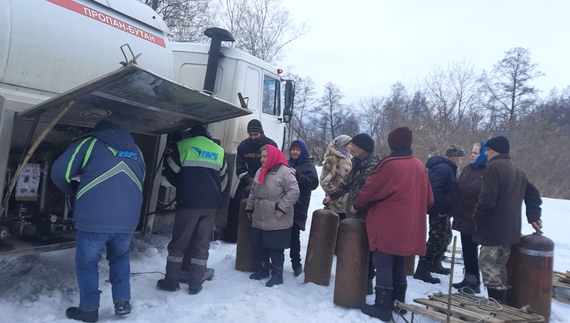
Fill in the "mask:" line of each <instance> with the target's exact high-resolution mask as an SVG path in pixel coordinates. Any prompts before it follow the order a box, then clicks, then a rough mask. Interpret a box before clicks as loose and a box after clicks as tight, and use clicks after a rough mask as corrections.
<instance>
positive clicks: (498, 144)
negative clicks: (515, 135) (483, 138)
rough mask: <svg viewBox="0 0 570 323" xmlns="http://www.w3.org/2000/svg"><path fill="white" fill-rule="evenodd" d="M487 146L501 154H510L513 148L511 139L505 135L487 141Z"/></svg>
mask: <svg viewBox="0 0 570 323" xmlns="http://www.w3.org/2000/svg"><path fill="white" fill-rule="evenodd" d="M487 148H490V149H492V150H494V151H496V152H498V153H499V154H508V153H509V151H510V150H511V144H510V143H509V139H507V138H506V137H503V136H498V137H495V138H491V139H489V141H487Z"/></svg>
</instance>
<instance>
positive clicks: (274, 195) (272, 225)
mask: <svg viewBox="0 0 570 323" xmlns="http://www.w3.org/2000/svg"><path fill="white" fill-rule="evenodd" d="M260 151H261V168H260V169H259V170H258V171H257V173H256V174H255V178H254V181H253V184H252V186H251V190H250V192H249V198H248V200H247V206H246V212H247V214H248V216H249V218H250V219H251V221H252V227H253V228H252V246H253V250H254V256H255V258H256V260H257V262H258V269H257V270H256V272H255V273H253V274H251V276H249V278H251V279H255V280H261V279H264V278H267V277H269V269H270V268H271V279H270V280H269V281H268V282H267V284H265V286H267V287H272V286H274V285H279V284H283V262H284V260H285V254H284V251H285V249H287V248H289V247H290V244H291V227H292V226H293V206H294V205H295V203H296V202H297V200H298V199H299V186H298V184H297V179H295V174H294V173H293V171H292V170H291V169H290V168H289V167H288V164H289V163H288V162H287V159H285V156H284V155H283V153H282V152H281V151H280V150H279V149H277V148H275V147H273V146H271V145H265V146H263V147H261V149H260ZM270 260H271V267H270V266H269V264H270V262H269V261H270Z"/></svg>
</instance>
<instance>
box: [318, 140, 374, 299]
mask: <svg viewBox="0 0 570 323" xmlns="http://www.w3.org/2000/svg"><path fill="white" fill-rule="evenodd" d="M350 145H351V147H350V152H351V154H352V156H353V158H352V169H351V170H350V172H349V173H348V175H347V176H346V177H345V179H344V180H343V182H342V183H341V184H340V185H339V186H338V189H337V190H336V191H334V192H332V193H331V194H330V195H329V196H327V197H325V199H324V200H323V204H325V205H326V204H328V203H330V202H331V201H334V200H337V199H339V198H342V197H343V196H344V195H345V194H346V193H348V198H347V200H346V217H347V218H356V219H363V220H364V219H365V218H366V212H367V209H366V208H364V209H360V210H358V211H357V212H356V213H351V212H350V210H351V209H352V205H353V204H354V201H355V200H356V198H357V197H358V193H359V192H360V190H361V189H362V187H364V184H365V183H366V179H367V178H368V175H370V173H371V172H372V170H374V169H375V168H376V166H378V164H379V163H380V157H379V156H378V154H376V153H375V152H374V139H372V138H371V137H370V136H369V135H367V134H365V133H361V134H358V135H356V136H354V137H353V138H352V140H351V141H350ZM375 275H376V273H375V270H374V264H373V263H372V259H370V261H369V263H368V283H367V285H366V286H367V287H366V294H367V295H372V294H373V293H374V285H373V284H372V280H373V279H374V277H375Z"/></svg>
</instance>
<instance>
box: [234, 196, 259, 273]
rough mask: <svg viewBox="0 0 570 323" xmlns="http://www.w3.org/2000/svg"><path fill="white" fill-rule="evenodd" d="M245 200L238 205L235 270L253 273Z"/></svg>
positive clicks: (248, 221)
mask: <svg viewBox="0 0 570 323" xmlns="http://www.w3.org/2000/svg"><path fill="white" fill-rule="evenodd" d="M246 205H247V199H244V200H242V201H241V203H240V204H239V217H238V219H239V220H238V233H237V247H236V270H240V271H254V270H255V267H256V265H257V264H256V263H255V257H254V256H253V248H252V247H251V220H250V219H249V218H248V217H247V214H246V213H245V207H246Z"/></svg>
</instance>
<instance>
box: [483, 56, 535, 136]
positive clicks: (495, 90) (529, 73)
mask: <svg viewBox="0 0 570 323" xmlns="http://www.w3.org/2000/svg"><path fill="white" fill-rule="evenodd" d="M537 67H538V65H537V64H533V63H532V62H531V59H530V52H529V50H528V49H525V48H522V47H516V48H513V49H511V50H508V51H507V52H505V57H504V58H503V59H502V60H500V61H499V62H497V63H496V64H495V65H494V66H493V70H492V71H491V72H490V73H489V74H486V73H484V77H483V82H484V84H485V89H486V90H487V92H488V96H489V100H488V109H489V110H490V111H491V113H492V115H493V116H494V117H496V118H500V121H501V122H502V124H501V126H502V127H503V129H499V130H503V131H510V130H513V129H514V127H515V126H516V123H517V118H519V117H521V116H524V115H526V114H528V112H529V110H530V108H531V107H532V106H533V105H534V103H535V102H536V94H537V93H538V92H539V91H538V89H537V88H535V87H533V86H531V85H530V83H531V82H532V81H533V80H534V79H536V78H537V77H540V76H543V75H544V74H543V73H542V72H540V71H537V70H536V69H537Z"/></svg>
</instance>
